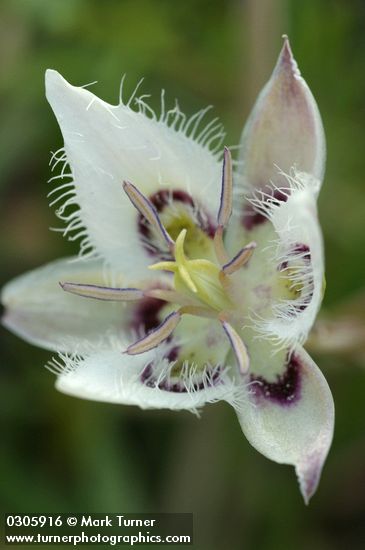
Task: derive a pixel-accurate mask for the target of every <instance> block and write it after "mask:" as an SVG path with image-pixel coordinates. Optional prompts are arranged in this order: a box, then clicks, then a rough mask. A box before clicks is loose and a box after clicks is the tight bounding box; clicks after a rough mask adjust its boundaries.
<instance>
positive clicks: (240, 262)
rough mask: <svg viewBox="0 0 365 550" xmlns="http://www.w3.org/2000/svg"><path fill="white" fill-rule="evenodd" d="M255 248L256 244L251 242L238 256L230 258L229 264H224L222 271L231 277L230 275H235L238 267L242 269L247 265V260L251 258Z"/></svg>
mask: <svg viewBox="0 0 365 550" xmlns="http://www.w3.org/2000/svg"><path fill="white" fill-rule="evenodd" d="M255 248H256V243H255V242H252V243H249V244H248V245H246V246H244V247H243V248H242V249H241V250H240V251H239V252H238V254H236V255H235V256H234V258H232V260H230V261H229V262H227V263H226V264H224V266H223V267H222V271H223V272H224V273H225V274H226V275H232V273H235V272H236V271H237V270H238V269H240V267H243V266H244V265H245V264H247V262H248V260H249V259H250V258H251V256H252V254H253V252H254V250H255Z"/></svg>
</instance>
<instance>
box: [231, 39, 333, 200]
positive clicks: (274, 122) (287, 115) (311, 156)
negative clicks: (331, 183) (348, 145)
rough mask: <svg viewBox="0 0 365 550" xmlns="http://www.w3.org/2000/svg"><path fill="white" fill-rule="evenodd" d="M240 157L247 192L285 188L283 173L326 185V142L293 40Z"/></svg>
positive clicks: (259, 101)
mask: <svg viewBox="0 0 365 550" xmlns="http://www.w3.org/2000/svg"><path fill="white" fill-rule="evenodd" d="M240 157H241V160H242V174H243V176H244V185H245V187H246V189H247V190H248V191H250V190H252V189H258V188H264V187H265V186H266V185H268V184H270V182H272V183H274V184H275V185H277V186H279V187H280V186H281V185H282V184H284V185H285V179H284V178H283V175H282V174H280V171H282V172H284V173H289V172H290V170H291V168H293V167H295V168H296V169H297V170H298V171H303V172H307V173H309V174H311V175H312V176H314V177H315V178H317V179H318V180H322V178H323V174H324V167H325V137H324V131H323V126H322V121H321V117H320V114H319V111H318V107H317V104H316V102H315V99H314V97H313V95H312V93H311V91H310V89H309V87H308V85H307V84H306V82H305V81H304V79H303V78H302V77H301V75H300V71H299V69H298V66H297V63H296V61H295V59H294V57H293V54H292V51H291V48H290V45H289V40H288V38H287V37H284V45H283V48H282V50H281V53H280V55H279V59H278V61H277V64H276V67H275V69H274V71H273V73H272V76H271V78H270V80H269V81H268V83H267V84H266V86H265V87H264V88H263V90H262V91H261V93H260V95H259V97H258V99H257V101H256V104H255V106H254V108H253V110H252V112H251V115H250V117H249V119H248V121H247V124H246V126H245V128H244V131H243V134H242V141H241V151H240Z"/></svg>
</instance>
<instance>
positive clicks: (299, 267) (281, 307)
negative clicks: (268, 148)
mask: <svg viewBox="0 0 365 550" xmlns="http://www.w3.org/2000/svg"><path fill="white" fill-rule="evenodd" d="M281 174H282V175H285V177H286V179H287V181H288V186H287V187H280V188H278V187H276V186H273V185H272V186H271V192H270V189H268V190H267V191H263V190H259V191H256V193H255V194H254V195H253V196H252V197H251V198H249V199H248V200H249V202H250V203H251V204H252V205H253V207H254V209H255V210H256V211H257V212H259V213H260V214H262V215H263V216H265V217H266V218H267V219H268V220H270V221H271V223H272V224H273V226H274V229H275V231H276V234H277V239H276V240H273V241H272V242H271V243H269V245H268V246H267V248H266V250H270V249H271V250H272V259H271V261H272V262H273V263H274V265H277V267H278V270H279V271H280V272H281V274H282V277H283V278H284V279H287V281H288V282H289V283H290V284H289V290H291V291H293V293H295V292H296V293H297V294H298V297H297V298H293V299H280V300H277V301H276V302H275V303H274V304H273V305H272V315H273V316H272V317H271V318H269V319H267V318H266V319H262V318H259V317H257V316H256V315H255V314H253V315H252V318H251V321H252V323H253V325H254V327H255V329H256V330H257V332H258V335H259V336H260V335H261V336H263V337H265V338H267V337H269V338H270V339H272V341H273V344H274V345H275V346H276V347H277V348H278V349H281V348H283V347H294V346H295V345H296V344H297V343H298V342H299V343H304V341H305V340H306V338H307V336H308V332H309V330H310V329H311V327H312V324H313V322H314V320H315V316H316V314H317V312H318V309H319V306H320V302H321V299H322V285H323V272H324V262H323V251H322V236H321V233H320V229H319V225H318V222H317V219H316V202H315V196H316V192H317V181H316V180H315V179H314V178H313V177H312V176H310V175H309V174H305V173H303V172H297V171H296V170H295V169H293V170H292V171H291V173H290V174H289V175H288V174H284V173H282V172H281ZM275 194H276V196H275ZM283 197H285V200H283Z"/></svg>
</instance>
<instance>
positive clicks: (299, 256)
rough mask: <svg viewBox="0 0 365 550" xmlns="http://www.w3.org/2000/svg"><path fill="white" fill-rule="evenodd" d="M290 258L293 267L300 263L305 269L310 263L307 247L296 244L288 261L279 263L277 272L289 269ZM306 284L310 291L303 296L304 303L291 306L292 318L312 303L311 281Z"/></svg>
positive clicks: (302, 244)
mask: <svg viewBox="0 0 365 550" xmlns="http://www.w3.org/2000/svg"><path fill="white" fill-rule="evenodd" d="M290 256H293V258H292V259H293V262H294V264H295V265H298V261H302V262H303V267H304V268H307V267H308V266H309V265H310V263H311V253H310V248H309V246H308V245H306V244H304V243H296V244H295V245H294V246H293V247H292V249H291V251H290V252H289V258H288V260H285V261H284V262H281V264H280V265H279V266H278V270H279V271H285V270H286V269H288V268H289V269H290V262H291V258H290ZM307 284H308V285H309V288H310V289H311V290H310V291H309V292H308V295H307V296H305V298H304V301H303V302H302V303H300V304H293V307H292V311H291V313H292V314H293V317H295V315H296V313H299V312H301V311H304V310H305V309H306V308H307V307H308V305H309V304H310V303H311V301H312V297H313V279H311V281H310V282H309V283H307ZM288 313H289V314H290V311H288Z"/></svg>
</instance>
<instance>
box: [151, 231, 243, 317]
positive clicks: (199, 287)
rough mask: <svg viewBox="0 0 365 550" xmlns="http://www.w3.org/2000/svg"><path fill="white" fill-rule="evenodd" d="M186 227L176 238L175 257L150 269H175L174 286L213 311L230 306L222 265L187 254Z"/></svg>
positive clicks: (185, 295) (222, 309)
mask: <svg viewBox="0 0 365 550" xmlns="http://www.w3.org/2000/svg"><path fill="white" fill-rule="evenodd" d="M186 235H187V230H186V229H183V230H182V231H181V232H180V234H179V236H178V237H177V239H176V242H175V249H174V256H175V261H171V262H170V261H167V262H158V263H156V264H152V265H151V266H149V268H150V269H153V270H155V269H158V270H159V269H161V270H164V271H171V272H172V273H174V288H175V290H176V291H177V292H178V293H181V294H182V295H183V296H184V297H186V298H188V299H190V300H193V301H194V303H195V302H196V304H197V305H201V304H203V305H204V306H208V307H209V308H211V309H212V310H214V311H218V312H219V311H224V310H226V309H231V307H232V302H231V300H230V298H229V296H228V293H227V286H228V285H226V289H225V288H224V279H225V278H226V277H225V275H224V273H223V272H222V269H221V267H218V266H217V265H216V264H215V263H213V262H211V261H210V260H207V259H202V258H201V259H193V260H190V259H188V258H187V257H186V255H185V252H184V242H185V238H186Z"/></svg>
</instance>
